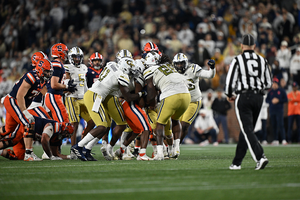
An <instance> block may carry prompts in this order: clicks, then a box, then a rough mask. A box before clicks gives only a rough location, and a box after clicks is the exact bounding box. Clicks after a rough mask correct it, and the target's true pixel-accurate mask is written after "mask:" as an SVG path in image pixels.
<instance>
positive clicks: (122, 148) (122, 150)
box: [120, 144, 126, 153]
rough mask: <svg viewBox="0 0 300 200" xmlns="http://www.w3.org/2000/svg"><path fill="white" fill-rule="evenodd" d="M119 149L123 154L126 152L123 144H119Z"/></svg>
mask: <svg viewBox="0 0 300 200" xmlns="http://www.w3.org/2000/svg"><path fill="white" fill-rule="evenodd" d="M120 149H121V152H122V153H124V152H125V150H126V146H125V145H124V144H121V147H120Z"/></svg>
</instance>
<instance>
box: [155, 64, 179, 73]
mask: <svg viewBox="0 0 300 200" xmlns="http://www.w3.org/2000/svg"><path fill="white" fill-rule="evenodd" d="M158 70H159V71H161V72H162V73H163V74H164V75H165V76H168V75H169V74H172V73H177V71H176V70H175V68H174V67H172V66H171V65H170V64H166V65H162V66H160V67H159V68H158Z"/></svg>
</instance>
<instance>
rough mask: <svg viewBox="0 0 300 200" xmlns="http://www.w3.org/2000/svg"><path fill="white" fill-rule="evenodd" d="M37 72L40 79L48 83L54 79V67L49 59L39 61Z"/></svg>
mask: <svg viewBox="0 0 300 200" xmlns="http://www.w3.org/2000/svg"><path fill="white" fill-rule="evenodd" d="M35 70H36V71H37V74H38V76H39V78H40V79H42V80H44V81H48V80H50V78H51V77H52V73H53V66H52V63H51V62H50V61H49V60H48V59H41V60H39V61H38V63H37V65H36V67H35Z"/></svg>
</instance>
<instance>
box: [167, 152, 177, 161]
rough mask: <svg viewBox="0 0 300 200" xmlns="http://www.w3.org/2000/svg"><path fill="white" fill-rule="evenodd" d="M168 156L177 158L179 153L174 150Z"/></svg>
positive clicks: (173, 158) (172, 158)
mask: <svg viewBox="0 0 300 200" xmlns="http://www.w3.org/2000/svg"><path fill="white" fill-rule="evenodd" d="M168 158H170V160H177V158H178V154H176V153H175V151H173V152H171V153H170V154H169V157H168Z"/></svg>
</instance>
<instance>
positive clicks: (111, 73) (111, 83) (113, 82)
mask: <svg viewBox="0 0 300 200" xmlns="http://www.w3.org/2000/svg"><path fill="white" fill-rule="evenodd" d="M129 83H130V80H129V77H128V75H127V74H124V72H123V71H122V70H120V69H119V68H118V66H117V63H115V62H109V63H107V65H106V66H105V67H104V69H103V70H102V72H101V74H100V75H99V79H98V80H97V81H95V82H94V84H93V85H92V87H91V88H89V90H90V91H92V92H94V93H96V94H97V95H98V97H99V98H100V99H101V102H102V101H104V99H105V98H106V97H107V95H113V96H117V97H120V95H121V93H120V88H119V84H120V85H122V86H125V87H128V86H129Z"/></svg>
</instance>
